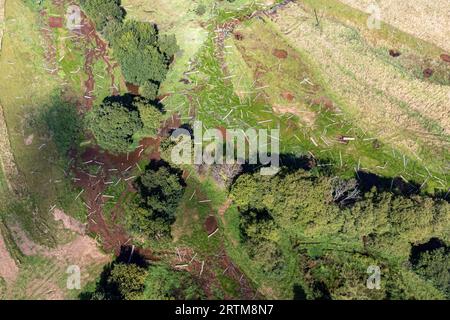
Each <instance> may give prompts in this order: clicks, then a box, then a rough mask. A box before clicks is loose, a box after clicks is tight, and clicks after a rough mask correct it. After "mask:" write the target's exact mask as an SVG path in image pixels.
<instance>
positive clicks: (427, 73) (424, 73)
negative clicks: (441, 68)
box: [423, 68, 434, 78]
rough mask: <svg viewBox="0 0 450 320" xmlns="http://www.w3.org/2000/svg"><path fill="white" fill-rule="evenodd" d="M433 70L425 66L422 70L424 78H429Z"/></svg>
mask: <svg viewBox="0 0 450 320" xmlns="http://www.w3.org/2000/svg"><path fill="white" fill-rule="evenodd" d="M433 73H434V71H433V69H431V68H426V69H425V70H423V76H424V77H425V78H430V77H431V76H432V75H433Z"/></svg>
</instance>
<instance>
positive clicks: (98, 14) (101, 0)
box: [80, 0, 125, 31]
mask: <svg viewBox="0 0 450 320" xmlns="http://www.w3.org/2000/svg"><path fill="white" fill-rule="evenodd" d="M80 4H81V6H82V8H83V10H85V11H86V13H87V15H88V16H89V17H90V18H91V19H92V20H93V21H94V23H95V27H96V29H97V30H98V31H102V30H103V29H104V28H105V26H106V25H107V24H108V22H121V21H122V20H123V18H124V17H125V10H124V9H123V8H122V7H121V6H120V0H80Z"/></svg>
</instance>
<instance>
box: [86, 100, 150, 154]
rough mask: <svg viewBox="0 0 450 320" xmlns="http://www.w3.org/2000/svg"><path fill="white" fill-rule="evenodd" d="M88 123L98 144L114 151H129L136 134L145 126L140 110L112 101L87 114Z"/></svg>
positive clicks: (105, 102)
mask: <svg viewBox="0 0 450 320" xmlns="http://www.w3.org/2000/svg"><path fill="white" fill-rule="evenodd" d="M87 124H88V128H89V129H90V131H91V132H92V134H93V135H94V137H95V139H96V141H97V143H98V145H99V146H100V147H102V148H103V149H105V150H109V151H111V152H113V153H124V152H127V151H129V150H130V146H131V145H132V144H133V142H134V139H133V136H134V134H135V133H136V132H138V131H139V130H141V129H142V127H143V124H142V121H141V119H140V116H139V111H138V110H132V109H129V108H127V107H126V106H124V104H122V103H120V102H110V101H104V102H103V103H102V104H101V105H100V106H96V107H94V108H93V109H92V110H91V111H90V112H89V114H88V116H87Z"/></svg>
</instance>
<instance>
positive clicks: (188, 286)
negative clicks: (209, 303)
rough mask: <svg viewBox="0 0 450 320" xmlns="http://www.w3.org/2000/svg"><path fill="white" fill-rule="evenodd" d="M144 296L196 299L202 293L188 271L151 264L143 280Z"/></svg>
mask: <svg viewBox="0 0 450 320" xmlns="http://www.w3.org/2000/svg"><path fill="white" fill-rule="evenodd" d="M144 297H145V299H151V300H198V299H201V298H203V297H204V294H203V292H202V290H201V289H200V287H199V286H198V284H197V283H196V282H195V281H194V279H193V278H192V276H191V275H190V274H189V273H187V272H185V271H175V270H171V269H169V268H168V267H165V266H152V267H150V269H149V273H148V276H147V279H146V281H145V291H144Z"/></svg>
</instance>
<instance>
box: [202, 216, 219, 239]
mask: <svg viewBox="0 0 450 320" xmlns="http://www.w3.org/2000/svg"><path fill="white" fill-rule="evenodd" d="M204 227H205V230H206V232H207V233H208V235H211V234H212V233H213V232H214V231H216V230H217V227H218V223H217V219H216V217H215V216H213V215H210V216H208V217H207V218H206V220H205V224H204Z"/></svg>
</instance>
